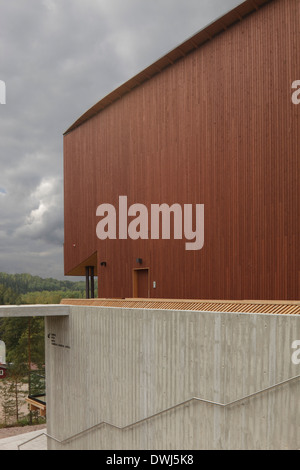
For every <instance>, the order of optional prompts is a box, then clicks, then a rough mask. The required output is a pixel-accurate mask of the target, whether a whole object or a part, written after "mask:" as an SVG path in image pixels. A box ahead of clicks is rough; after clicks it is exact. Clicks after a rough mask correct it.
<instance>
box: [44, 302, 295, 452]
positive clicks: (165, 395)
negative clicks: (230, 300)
mask: <svg viewBox="0 0 300 470" xmlns="http://www.w3.org/2000/svg"><path fill="white" fill-rule="evenodd" d="M46 330H47V331H46V360H47V429H48V434H50V435H51V436H53V437H54V438H55V439H56V440H57V441H55V440H54V439H50V438H49V439H48V447H49V449H110V450H112V449H151V450H157V449H175V450H179V449H190V450H192V449H299V448H300V428H299V426H300V413H299V396H300V379H295V380H291V381H289V382H287V383H284V384H282V385H280V386H278V387H276V388H274V389H270V390H267V391H265V392H263V393H260V394H257V395H254V396H252V397H250V398H247V399H245V400H241V401H238V402H236V403H233V404H232V405H227V406H222V405H224V404H228V403H231V402H233V401H235V400H239V399H241V398H243V397H245V396H248V395H251V394H254V393H255V392H258V391H261V390H263V389H265V388H268V387H271V386H273V385H275V384H278V383H281V382H284V381H287V380H288V379H291V378H294V377H296V376H298V375H300V365H294V364H293V363H292V360H291V356H292V353H293V350H292V348H291V346H292V343H293V341H295V340H298V339H299V340H300V316H292V315H265V314H244V313H243V314H238V313H219V312H218V313H210V312H195V311H167V310H142V309H134V310H131V309H121V308H105V307H77V306H72V307H70V315H69V317H47V318H46ZM193 397H195V398H199V399H201V400H192V401H187V400H190V399H192V398H193ZM208 401H212V402H217V403H219V405H215V404H212V403H209V402H208ZM181 402H186V403H185V404H183V405H181V406H178V407H174V405H177V404H180V403H181ZM170 407H172V408H171V409H170V410H169V411H166V412H164V413H161V414H157V413H159V412H160V411H163V410H166V409H168V408H170ZM155 414H157V415H156V416H153V415H155ZM151 416H153V417H152V418H149V419H145V418H148V417H151ZM143 419H145V420H144V421H140V420H143ZM137 421H140V422H139V424H137V425H133V426H130V425H131V424H133V423H135V422H137ZM101 422H105V423H107V424H102V425H99V424H100V423H101ZM126 426H127V427H126ZM91 427H93V429H91V430H90V431H89V432H86V433H83V434H79V435H77V434H78V433H81V432H82V431H85V430H87V429H89V428H91ZM122 428H123V429H122ZM74 435H77V437H74V438H73V439H69V440H67V439H68V438H69V437H71V436H74ZM58 441H64V442H63V443H60V442H58Z"/></svg>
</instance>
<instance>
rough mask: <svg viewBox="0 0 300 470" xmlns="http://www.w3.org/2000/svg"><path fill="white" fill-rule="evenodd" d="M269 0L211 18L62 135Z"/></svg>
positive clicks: (249, 1) (253, 1)
mask: <svg viewBox="0 0 300 470" xmlns="http://www.w3.org/2000/svg"><path fill="white" fill-rule="evenodd" d="M272 1H273V0H246V1H244V2H243V3H241V4H240V5H238V6H237V7H235V8H233V9H232V10H230V11H229V12H228V13H226V14H225V15H223V16H222V17H220V18H218V19H217V20H214V21H213V22H212V23H210V24H208V25H207V26H205V28H204V29H202V30H200V31H198V32H197V33H196V34H194V35H193V36H191V37H190V38H188V39H186V40H185V41H184V42H183V43H181V44H179V45H178V46H177V47H175V48H174V49H172V50H171V51H169V52H168V53H167V54H165V55H164V56H162V57H161V58H160V59H158V60H157V61H156V62H154V63H153V64H151V65H150V66H148V67H146V68H145V69H143V70H142V71H141V72H139V73H138V74H137V75H135V76H134V77H132V78H130V79H129V80H127V81H126V82H125V83H123V84H122V85H120V86H119V87H117V88H116V89H115V90H114V91H112V92H111V93H109V94H108V95H106V96H105V97H104V98H102V99H101V100H100V101H98V102H97V103H96V104H95V105H94V106H92V107H91V108H89V109H88V110H87V111H86V112H85V113H84V114H83V115H82V116H81V117H80V118H79V119H77V120H76V121H75V122H74V124H72V125H71V126H70V127H69V128H68V129H67V131H65V132H64V134H63V135H66V134H68V133H70V132H72V131H73V130H74V129H76V128H77V127H79V126H80V125H81V124H83V123H85V122H86V121H88V120H89V119H91V118H92V117H93V116H95V115H96V114H98V113H100V112H101V111H102V110H103V109H105V108H107V107H108V106H110V105H111V104H113V103H114V102H115V101H117V100H119V99H120V98H122V97H123V96H124V95H126V94H127V93H129V92H130V91H132V90H133V89H134V88H137V87H138V86H140V85H141V84H142V83H144V82H147V81H148V80H150V79H151V78H152V77H154V76H155V75H157V74H159V73H161V72H162V71H163V70H165V69H166V68H167V67H170V66H171V65H173V64H174V63H176V62H177V61H179V60H180V59H182V58H183V57H185V56H187V55H188V54H190V53H191V52H193V51H195V50H196V49H198V48H199V47H201V46H202V45H204V44H205V43H207V42H208V41H211V40H212V39H213V38H215V37H216V36H218V35H219V34H220V33H222V32H224V31H226V30H227V29H228V28H230V27H231V26H233V25H235V24H236V23H239V22H240V21H242V20H243V19H244V18H246V17H247V16H249V15H250V14H252V13H254V12H255V11H257V10H259V9H260V8H262V7H263V6H265V5H267V4H269V3H271V2H272Z"/></svg>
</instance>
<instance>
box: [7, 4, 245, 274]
mask: <svg viewBox="0 0 300 470" xmlns="http://www.w3.org/2000/svg"><path fill="white" fill-rule="evenodd" d="M240 3H242V1H241V0H152V1H150V0H0V80H3V81H4V82H5V84H6V104H4V105H3V104H0V271H1V272H8V273H24V272H28V273H30V274H33V275H39V276H41V277H55V278H57V279H64V270H63V240H64V228H63V147H62V144H63V138H62V135H63V133H64V132H65V131H66V130H67V128H68V127H69V126H70V125H71V124H73V122H74V121H75V120H76V119H77V118H78V117H80V116H81V115H82V114H83V113H84V112H85V111H86V110H87V109H89V108H90V107H91V106H92V105H94V104H95V103H96V102H98V101H99V100H100V99H101V98H103V97H104V96H105V95H107V94H108V93H109V92H110V91H113V90H114V89H115V88H116V87H117V86H119V85H121V84H122V83H123V82H125V81H126V80H128V79H129V78H131V77H132V76H134V75H135V74H137V73H138V72H140V71H141V70H143V69H144V68H145V67H147V66H148V65H150V64H151V63H153V62H154V61H156V60H157V59H158V58H159V57H161V56H163V55H164V54H165V53H167V52H168V51H170V50H171V49H173V48H174V47H176V46H177V45H179V44H180V43H181V42H183V41H184V40H185V39H187V38H189V37H190V36H192V35H193V34H194V33H196V32H197V31H199V30H201V29H202V28H203V27H205V26H206V25H207V24H208V23H211V22H212V21H214V20H215V19H216V18H218V17H220V16H222V15H223V14H224V13H226V12H227V11H229V10H230V9H231V8H233V7H235V6H237V5H238V4H240ZM72 279H73V280H77V279H76V278H72Z"/></svg>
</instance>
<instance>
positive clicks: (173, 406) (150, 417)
mask: <svg viewBox="0 0 300 470" xmlns="http://www.w3.org/2000/svg"><path fill="white" fill-rule="evenodd" d="M299 378H300V375H297V376H295V377H292V378H290V379H287V380H285V381H283V382H279V383H277V384H275V385H272V386H270V387H267V388H264V389H262V390H259V391H257V392H254V393H251V394H250V395H246V396H244V397H242V398H238V399H237V400H233V401H231V402H228V403H219V402H215V401H211V400H206V399H204V398H198V397H192V398H189V399H187V400H184V401H182V402H180V403H177V404H175V405H172V406H170V407H168V408H166V409H164V410H161V411H158V412H156V413H154V414H152V415H150V416H147V417H146V418H142V419H139V420H137V421H135V422H134V423H130V424H127V425H125V426H118V425H116V424H112V423H109V422H107V421H101V422H100V423H98V424H95V425H94V426H91V427H90V428H88V429H85V430H83V431H80V432H79V433H77V434H74V435H73V436H70V437H67V438H66V439H63V440H59V439H57V438H56V437H53V436H51V435H50V434H48V433H46V432H42V433H41V434H39V435H37V436H35V437H33V438H31V439H29V440H28V441H25V442H22V443H21V444H19V445H18V450H20V447H21V446H23V445H26V444H28V443H29V442H31V441H33V440H35V439H38V438H39V437H41V436H46V437H47V438H49V439H52V440H54V441H55V442H57V443H59V444H62V445H64V444H65V443H66V442H68V441H71V440H73V439H76V438H78V437H80V436H82V435H83V434H86V433H88V432H91V431H93V430H94V429H96V428H98V427H100V426H103V425H106V426H110V427H112V428H116V429H119V430H122V431H123V430H125V429H129V428H131V427H133V426H137V425H139V424H141V423H143V422H145V421H148V420H150V419H153V418H156V417H157V416H159V415H161V414H163V413H167V412H168V411H171V410H174V409H175V408H178V407H179V406H183V405H187V404H188V403H191V402H193V401H198V402H202V403H206V404H208V405H214V406H219V407H222V408H227V407H229V406H232V405H236V404H237V403H240V402H242V401H244V400H247V399H250V398H253V397H254V396H257V395H260V394H261V393H264V392H267V391H271V390H274V389H275V388H277V387H280V386H282V385H285V384H287V383H289V382H292V381H294V380H296V379H299Z"/></svg>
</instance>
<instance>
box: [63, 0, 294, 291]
mask: <svg viewBox="0 0 300 470" xmlns="http://www.w3.org/2000/svg"><path fill="white" fill-rule="evenodd" d="M299 52H300V3H299V1H298V0H275V1H274V2H271V3H270V4H269V5H267V6H266V7H264V8H262V9H261V10H259V11H257V12H256V13H254V14H252V15H250V16H249V17H247V18H246V19H245V20H243V21H241V22H240V23H239V24H237V25H235V26H233V27H232V28H230V29H228V30H227V31H226V32H224V33H222V34H220V35H219V36H217V37H216V38H214V39H213V40H212V41H211V42H209V43H206V44H205V45H204V46H202V47H201V48H199V49H198V50H196V51H195V52H193V53H191V54H189V55H188V56H186V57H184V58H183V59H182V60H180V61H179V62H178V63H176V64H174V65H172V66H170V67H169V68H168V69H166V70H164V71H163V72H162V73H160V74H158V75H157V76H155V77H153V78H152V79H151V80H149V81H148V82H146V83H144V84H143V85H141V86H139V87H138V88H136V89H134V90H133V91H131V92H130V93H129V94H127V95H125V96H123V97H122V98H121V99H120V100H119V101H117V102H115V103H114V104H112V105H111V106H109V107H108V108H106V109H104V110H103V111H102V112H101V113H99V114H98V115H96V116H95V117H93V118H92V119H90V120H89V121H87V122H86V123H84V124H82V125H81V126H80V127H78V128H77V129H75V130H74V131H73V132H71V133H69V134H67V135H66V136H65V138H64V145H65V150H64V156H65V272H66V273H70V272H71V271H72V270H73V269H74V268H75V267H76V266H77V265H78V264H80V263H81V262H83V261H84V260H85V259H86V258H88V257H89V256H90V255H91V254H92V253H94V252H95V251H97V252H98V262H100V261H102V260H103V261H106V263H107V265H106V267H99V266H98V276H99V277H98V280H99V296H100V297H131V296H132V269H133V268H137V267H139V266H137V265H136V258H142V259H143V266H142V267H150V268H151V269H150V273H151V274H150V275H151V283H150V284H151V291H150V296H151V297H157V298H159V297H168V298H209V299H274V300H276V299H282V300H295V299H299V288H300V275H299V270H300V250H299V247H300V243H299V242H300V217H299V216H300V214H299V196H300V190H299V185H298V181H299V176H300V175H299V158H300V148H299V120H300V106H299V107H297V106H295V105H294V104H293V103H292V101H291V95H292V89H291V84H292V82H293V81H294V80H297V79H300V67H299V65H300V64H299V61H300V55H299ZM121 195H126V196H128V205H131V204H133V203H142V204H145V205H146V206H147V207H148V210H149V212H150V206H151V204H155V203H160V204H161V203H167V204H170V205H171V204H173V203H179V204H182V205H183V204H187V203H189V204H194V205H195V204H204V205H205V244H204V248H203V249H202V250H200V251H197V252H188V251H186V250H185V240H184V239H183V240H175V241H174V240H153V241H152V240H138V241H132V240H121V241H119V240H116V241H112V240H107V241H99V240H98V239H97V237H96V224H97V222H98V220H99V219H98V220H97V218H96V208H97V206H98V205H99V204H102V203H110V204H113V205H115V207H118V197H119V196H121ZM74 245H76V246H74ZM153 281H156V289H153V287H152V286H153Z"/></svg>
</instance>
